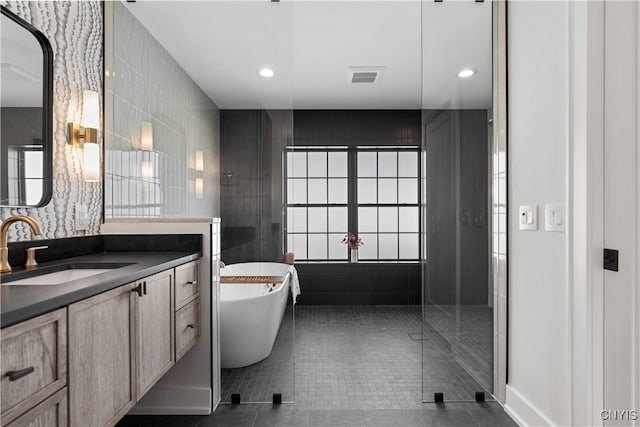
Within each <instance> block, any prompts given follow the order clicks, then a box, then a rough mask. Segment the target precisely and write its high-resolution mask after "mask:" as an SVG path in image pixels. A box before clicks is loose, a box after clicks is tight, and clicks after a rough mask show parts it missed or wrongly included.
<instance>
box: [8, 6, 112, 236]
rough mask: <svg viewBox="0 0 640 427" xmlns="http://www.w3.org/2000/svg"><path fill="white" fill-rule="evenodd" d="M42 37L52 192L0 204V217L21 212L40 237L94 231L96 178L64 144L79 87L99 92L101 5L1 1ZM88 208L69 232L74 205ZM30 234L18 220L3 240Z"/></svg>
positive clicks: (98, 212) (98, 194)
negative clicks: (18, 203) (48, 64)
mask: <svg viewBox="0 0 640 427" xmlns="http://www.w3.org/2000/svg"><path fill="white" fill-rule="evenodd" d="M0 4H1V5H2V6H4V7H6V8H8V9H9V10H10V11H11V12H13V13H15V14H16V15H18V16H19V17H21V18H22V19H24V20H25V21H26V22H29V23H30V24H31V25H33V26H34V27H35V28H37V29H38V30H39V31H41V32H42V33H43V34H44V35H45V36H46V37H47V38H48V39H49V43H50V44H51V48H52V50H53V145H54V148H53V196H52V198H51V201H50V202H49V203H48V204H47V205H46V206H44V207H41V208H8V207H3V208H0V217H1V218H2V220H5V219H7V218H8V217H9V216H11V215H14V214H18V213H20V214H27V215H29V216H31V217H33V218H35V219H36V220H37V221H38V223H39V224H40V226H41V229H42V237H43V238H46V239H52V238H64V237H74V236H83V235H94V234H97V233H98V229H99V227H100V224H101V222H102V183H100V182H85V181H84V180H83V178H82V163H81V160H82V153H81V152H80V151H79V150H78V149H74V148H72V147H71V146H70V145H69V144H67V134H66V124H67V122H71V121H75V122H79V121H80V116H81V110H82V108H81V107H82V105H81V104H82V91H84V90H92V91H96V92H98V93H100V94H101V93H102V31H103V29H102V5H101V2H99V1H93V0H87V1H81V2H79V1H56V2H45V1H34V2H25V1H1V2H0ZM76 203H82V204H84V205H86V206H87V208H88V212H89V228H88V230H87V231H75V227H74V206H75V204H76ZM29 239H31V231H30V229H29V228H28V226H26V225H25V224H23V223H17V224H14V225H13V226H11V228H10V229H9V241H22V240H29Z"/></svg>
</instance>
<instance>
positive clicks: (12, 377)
mask: <svg viewBox="0 0 640 427" xmlns="http://www.w3.org/2000/svg"><path fill="white" fill-rule="evenodd" d="M35 370H36V369H35V368H34V367H33V366H29V367H28V368H24V369H20V370H19V371H8V372H7V373H6V374H5V376H6V377H8V378H9V381H16V380H19V379H20V378H22V377H26V376H27V375H29V374H30V373H32V372H33V371H35Z"/></svg>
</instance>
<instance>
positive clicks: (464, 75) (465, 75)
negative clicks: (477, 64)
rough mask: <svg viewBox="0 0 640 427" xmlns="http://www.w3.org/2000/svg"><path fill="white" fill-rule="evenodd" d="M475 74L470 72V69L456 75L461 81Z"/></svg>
mask: <svg viewBox="0 0 640 427" xmlns="http://www.w3.org/2000/svg"><path fill="white" fill-rule="evenodd" d="M475 73H476V70H472V69H471V68H465V69H464V70H462V71H460V72H459V73H458V77H460V78H461V79H466V78H467V77H471V76H473V75H474V74H475Z"/></svg>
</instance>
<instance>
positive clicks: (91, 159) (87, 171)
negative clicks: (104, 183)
mask: <svg viewBox="0 0 640 427" xmlns="http://www.w3.org/2000/svg"><path fill="white" fill-rule="evenodd" d="M83 148H84V150H83V151H84V169H83V170H84V180H85V181H90V182H96V181H100V146H99V145H98V144H97V143H94V142H85V143H84V147H83Z"/></svg>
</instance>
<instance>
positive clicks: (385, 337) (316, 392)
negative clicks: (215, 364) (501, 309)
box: [222, 306, 492, 409]
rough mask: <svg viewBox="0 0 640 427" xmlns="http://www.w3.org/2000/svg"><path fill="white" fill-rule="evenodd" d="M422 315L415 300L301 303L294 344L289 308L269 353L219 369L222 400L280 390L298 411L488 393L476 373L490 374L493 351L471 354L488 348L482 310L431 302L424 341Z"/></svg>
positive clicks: (416, 404)
mask: <svg viewBox="0 0 640 427" xmlns="http://www.w3.org/2000/svg"><path fill="white" fill-rule="evenodd" d="M421 313H422V308H421V307H420V306H298V307H296V308H295V336H296V340H295V344H294V342H293V339H292V338H293V327H292V323H293V317H292V310H291V309H289V310H288V311H287V313H285V318H284V320H283V324H282V327H281V330H280V333H279V334H278V337H277V339H276V343H275V345H274V349H273V352H272V353H271V355H270V356H269V357H268V358H267V359H265V360H263V361H262V362H260V363H257V364H255V365H252V366H248V367H246V368H240V369H224V370H223V371H222V401H223V402H230V401H231V394H232V393H239V394H240V395H241V398H242V401H243V402H263V403H268V402H271V399H272V394H273V393H281V394H282V396H283V399H284V401H294V400H295V403H296V406H297V407H299V408H303V409H420V408H421V407H422V402H423V398H424V400H425V401H429V400H432V398H433V394H434V393H435V392H443V393H444V395H445V398H446V400H448V401H465V400H474V399H475V393H476V392H477V391H484V392H486V393H487V396H488V395H489V392H490V391H491V389H490V384H491V383H490V381H489V380H487V381H486V382H484V383H483V382H481V381H478V379H480V378H482V377H486V378H490V377H491V366H492V360H491V358H490V355H491V352H490V351H489V353H488V354H489V357H488V358H483V357H480V359H477V358H473V357H471V356H470V354H473V351H471V350H473V349H475V348H476V347H477V348H478V350H479V351H478V353H479V354H487V352H486V349H485V347H487V346H489V347H490V346H491V323H487V322H485V320H486V319H487V318H488V319H489V321H490V320H491V317H490V316H489V317H487V314H488V312H487V310H484V311H482V310H479V309H478V308H477V307H476V306H471V307H466V308H462V309H457V311H456V312H455V313H453V309H448V308H447V307H434V306H431V307H430V308H429V309H428V310H425V319H426V320H427V321H426V322H425V325H424V329H422V333H423V335H422V339H420V337H421V335H420V332H421V327H420V315H421ZM451 316H453V318H451ZM471 325H473V326H471ZM483 326H484V327H483ZM486 328H488V334H487V333H486V332H485V331H484V329H486ZM487 337H488V338H487ZM464 343H468V344H464ZM294 346H295V349H294ZM481 350H482V351H481ZM294 356H295V363H294ZM423 362H424V363H423ZM294 374H295V375H294ZM423 376H424V382H423ZM423 383H424V388H423ZM294 386H295V388H294Z"/></svg>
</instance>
